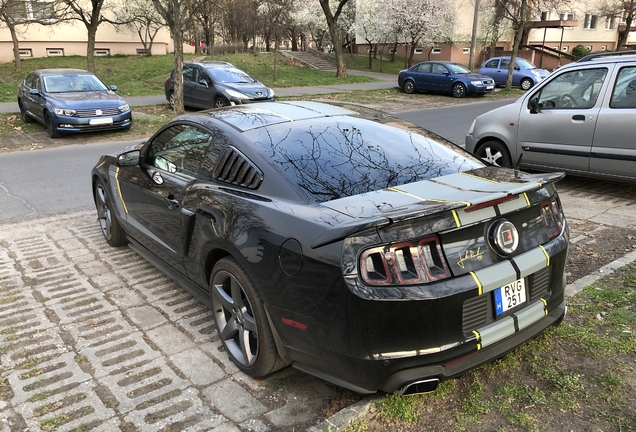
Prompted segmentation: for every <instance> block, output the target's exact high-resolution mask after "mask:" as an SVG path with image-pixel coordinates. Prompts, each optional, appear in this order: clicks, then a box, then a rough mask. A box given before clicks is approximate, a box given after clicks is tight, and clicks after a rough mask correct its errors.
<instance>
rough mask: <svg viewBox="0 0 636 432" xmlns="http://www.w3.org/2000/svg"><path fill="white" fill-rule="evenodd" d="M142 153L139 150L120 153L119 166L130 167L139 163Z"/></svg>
mask: <svg viewBox="0 0 636 432" xmlns="http://www.w3.org/2000/svg"><path fill="white" fill-rule="evenodd" d="M140 154H141V153H140V152H139V150H130V151H127V152H126V153H122V154H120V155H119V157H118V158H117V166H118V167H129V166H135V165H139V158H140Z"/></svg>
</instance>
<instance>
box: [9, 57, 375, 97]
mask: <svg viewBox="0 0 636 432" xmlns="http://www.w3.org/2000/svg"><path fill="white" fill-rule="evenodd" d="M192 58H193V55H185V56H184V59H185V60H189V59H192ZM202 58H203V57H202ZM204 59H213V60H221V61H227V62H230V63H232V64H234V65H235V66H236V67H238V68H239V69H243V70H245V71H246V72H248V73H249V74H250V75H253V76H254V77H255V78H256V79H258V80H260V81H262V82H263V83H264V84H265V85H267V86H270V87H275V88H276V87H279V88H280V87H306V86H319V85H330V84H352V83H363V82H373V81H375V80H374V79H373V78H369V77H364V76H356V75H349V76H347V78H346V79H345V80H341V79H338V78H336V74H335V72H325V71H316V70H313V69H309V68H304V67H295V66H290V65H288V64H286V63H288V62H286V61H285V60H284V58H283V56H282V55H281V54H277V56H276V60H277V64H276V75H274V54H273V53H262V54H259V55H257V56H254V55H252V54H222V55H215V56H213V57H204ZM173 61H174V58H173V56H172V54H169V55H161V56H151V57H146V56H113V57H97V58H95V69H96V74H97V76H98V77H99V78H101V80H102V81H104V83H106V85H109V86H110V85H116V86H117V87H118V88H119V89H118V93H119V94H120V95H121V96H123V97H125V96H147V95H157V94H163V83H164V82H165V80H166V78H168V76H169V75H170V71H172V65H173ZM21 65H22V70H21V71H20V72H17V71H16V70H15V66H14V65H13V63H12V62H9V63H4V64H0V102H12V101H15V100H16V94H17V86H18V84H19V83H20V82H21V81H22V80H23V79H24V77H25V76H26V75H27V74H28V73H29V72H31V71H33V70H36V69H45V68H77V69H86V58H85V57H81V56H69V57H43V58H34V59H25V60H22V62H21Z"/></svg>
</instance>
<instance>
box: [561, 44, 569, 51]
mask: <svg viewBox="0 0 636 432" xmlns="http://www.w3.org/2000/svg"><path fill="white" fill-rule="evenodd" d="M569 49H570V47H569V46H568V45H566V46H564V47H562V48H561V51H563V52H568V50H569Z"/></svg>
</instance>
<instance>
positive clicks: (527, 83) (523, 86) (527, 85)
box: [520, 78, 534, 91]
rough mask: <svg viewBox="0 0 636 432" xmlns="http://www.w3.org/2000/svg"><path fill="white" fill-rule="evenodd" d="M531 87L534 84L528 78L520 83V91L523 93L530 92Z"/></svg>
mask: <svg viewBox="0 0 636 432" xmlns="http://www.w3.org/2000/svg"><path fill="white" fill-rule="evenodd" d="M533 85H534V82H533V81H532V80H531V79H530V78H524V79H522V80H521V83H520V87H521V90H523V91H527V90H530V89H531V88H532V86H533Z"/></svg>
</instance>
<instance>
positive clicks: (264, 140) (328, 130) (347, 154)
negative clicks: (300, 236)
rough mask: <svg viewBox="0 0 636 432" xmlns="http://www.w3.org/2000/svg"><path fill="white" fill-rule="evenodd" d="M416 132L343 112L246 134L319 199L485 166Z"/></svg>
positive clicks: (266, 158) (313, 196)
mask: <svg viewBox="0 0 636 432" xmlns="http://www.w3.org/2000/svg"><path fill="white" fill-rule="evenodd" d="M417 131H422V130H421V129H419V128H418V129H417ZM417 131H414V130H404V129H398V128H397V127H392V126H389V125H386V124H380V123H376V122H372V121H369V120H364V119H360V118H355V117H349V116H343V117H340V118H338V119H335V120H334V119H333V118H331V119H329V118H319V119H315V120H307V121H299V122H290V123H284V124H280V125H275V126H270V127H267V128H258V129H255V130H253V131H250V132H248V133H247V135H249V136H250V138H251V139H252V140H253V141H254V142H255V144H256V145H257V147H258V149H259V150H260V152H261V153H262V155H263V157H264V158H265V160H268V161H269V162H270V163H271V165H272V166H273V167H274V168H275V169H276V170H278V171H279V172H280V173H281V174H282V175H285V176H286V177H287V178H288V179H289V180H290V181H291V182H292V183H293V184H296V185H297V186H298V187H299V188H300V189H302V190H303V191H305V193H307V194H308V196H309V199H310V200H312V201H315V202H325V201H330V200H335V199H339V198H345V197H348V196H352V195H358V194H362V193H366V192H371V191H375V190H380V189H384V188H388V187H395V186H400V185H403V184H408V183H413V182H416V181H420V180H427V179H431V178H435V177H440V176H444V175H447V174H453V173H457V172H461V171H467V170H471V169H475V168H479V167H483V166H484V165H483V163H482V162H480V161H479V160H478V159H477V158H475V157H473V156H472V155H470V154H469V153H467V152H465V151H463V150H462V149H461V148H459V147H456V146H454V145H452V144H450V143H446V142H443V141H441V140H439V141H436V140H435V139H433V138H432V137H427V136H425V135H424V134H423V133H418V132H417ZM265 181H267V180H265Z"/></svg>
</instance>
